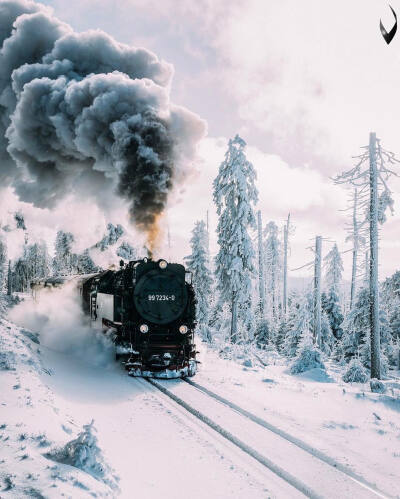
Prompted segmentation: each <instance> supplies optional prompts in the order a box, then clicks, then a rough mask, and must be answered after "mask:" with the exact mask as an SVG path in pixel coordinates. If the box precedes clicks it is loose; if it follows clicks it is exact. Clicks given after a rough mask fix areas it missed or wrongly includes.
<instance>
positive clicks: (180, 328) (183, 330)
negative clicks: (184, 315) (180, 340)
mask: <svg viewBox="0 0 400 499" xmlns="http://www.w3.org/2000/svg"><path fill="white" fill-rule="evenodd" d="M179 332H180V333H181V334H185V333H187V332H188V328H187V326H185V325H184V324H182V326H179Z"/></svg>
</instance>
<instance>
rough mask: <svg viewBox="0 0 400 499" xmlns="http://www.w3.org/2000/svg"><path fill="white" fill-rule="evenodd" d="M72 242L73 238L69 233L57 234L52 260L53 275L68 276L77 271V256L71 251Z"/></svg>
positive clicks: (61, 231)
mask: <svg viewBox="0 0 400 499" xmlns="http://www.w3.org/2000/svg"><path fill="white" fill-rule="evenodd" d="M73 242H74V236H73V235H72V234H71V233H70V232H64V231H63V230H59V231H58V232H57V236H56V241H55V255H54V259H53V271H54V275H62V274H66V275H69V274H73V273H75V272H76V271H77V270H76V267H77V260H78V256H77V255H76V254H75V253H74V252H73V251H72V244H73Z"/></svg>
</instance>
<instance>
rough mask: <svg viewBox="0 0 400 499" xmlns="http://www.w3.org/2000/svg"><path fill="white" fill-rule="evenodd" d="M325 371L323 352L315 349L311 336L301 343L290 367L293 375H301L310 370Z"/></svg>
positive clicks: (307, 336)
mask: <svg viewBox="0 0 400 499" xmlns="http://www.w3.org/2000/svg"><path fill="white" fill-rule="evenodd" d="M315 368H320V369H325V366H324V363H323V362H322V359H321V352H320V351H319V350H317V349H316V348H315V346H314V345H313V343H312V339H311V336H310V335H306V336H305V337H304V339H303V340H302V341H301V344H300V348H299V352H298V354H297V356H296V358H295V359H294V361H293V363H292V365H291V366H290V372H291V374H299V373H303V372H305V371H309V370H310V369H315Z"/></svg>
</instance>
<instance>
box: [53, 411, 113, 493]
mask: <svg viewBox="0 0 400 499" xmlns="http://www.w3.org/2000/svg"><path fill="white" fill-rule="evenodd" d="M96 431H97V430H96V428H95V427H94V421H93V420H92V421H91V423H89V424H86V425H83V429H82V431H81V432H80V433H79V435H78V436H77V438H76V439H74V440H71V441H70V442H68V443H67V444H66V445H65V447H63V448H61V449H59V450H57V451H56V452H55V453H54V454H53V455H52V458H53V459H54V460H55V461H59V462H62V463H64V464H69V465H70V466H75V467H76V468H79V469H81V470H83V471H85V472H86V473H88V474H89V475H92V476H93V477H94V478H96V479H97V480H101V481H102V482H104V483H106V484H107V485H108V486H110V487H111V488H112V489H113V490H115V492H118V490H119V488H118V478H117V477H116V475H115V474H114V470H113V469H112V468H110V466H109V465H108V464H107V462H106V461H105V459H104V457H103V453H102V451H101V449H100V447H99V443H98V439H97V436H96Z"/></svg>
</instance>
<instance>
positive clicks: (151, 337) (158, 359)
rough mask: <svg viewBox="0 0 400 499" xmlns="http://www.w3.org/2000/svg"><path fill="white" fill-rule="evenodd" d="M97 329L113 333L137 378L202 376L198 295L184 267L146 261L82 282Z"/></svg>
mask: <svg viewBox="0 0 400 499" xmlns="http://www.w3.org/2000/svg"><path fill="white" fill-rule="evenodd" d="M78 287H79V289H80V292H81V296H82V303H83V308H84V311H85V312H86V313H87V314H88V315H89V316H90V320H91V324H92V327H93V328H95V329H102V330H103V331H107V333H108V334H111V335H112V337H113V339H114V341H115V344H116V355H117V357H118V358H119V359H120V360H121V361H122V363H123V364H124V365H125V367H126V369H127V370H128V371H129V374H130V375H132V376H149V377H164V378H176V377H184V376H193V375H194V374H195V372H196V346H195V344H194V328H195V325H196V314H195V304H196V301H195V295H194V291H193V287H192V284H191V273H190V272H188V271H187V270H185V267H184V266H183V265H179V264H176V263H168V262H166V261H165V260H158V261H153V260H152V259H148V258H144V259H142V260H136V261H132V262H129V263H128V264H127V265H124V264H123V262H122V261H121V268H120V270H118V271H115V270H106V271H104V272H101V273H99V274H95V275H92V276H87V277H83V276H81V278H80V279H79V280H78Z"/></svg>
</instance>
